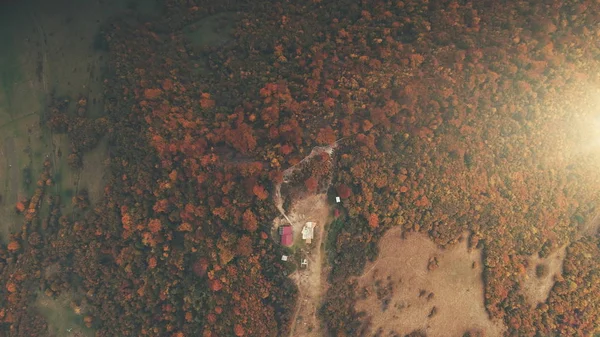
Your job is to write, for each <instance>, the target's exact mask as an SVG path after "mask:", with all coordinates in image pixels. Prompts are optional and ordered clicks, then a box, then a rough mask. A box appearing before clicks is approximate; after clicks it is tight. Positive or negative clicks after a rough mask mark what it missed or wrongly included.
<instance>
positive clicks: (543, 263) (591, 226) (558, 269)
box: [521, 213, 600, 306]
mask: <svg viewBox="0 0 600 337" xmlns="http://www.w3.org/2000/svg"><path fill="white" fill-rule="evenodd" d="M599 227H600V213H598V214H596V215H595V216H594V217H592V219H591V220H589V221H588V222H586V223H585V224H584V225H583V226H581V227H580V229H579V231H578V232H577V235H576V236H575V238H574V241H578V240H579V239H581V238H582V237H585V236H592V235H596V234H597V233H598V228H599ZM568 246H569V244H568V243H567V244H565V245H563V246H562V247H560V248H558V249H557V250H556V251H555V252H553V253H552V254H550V255H548V256H547V257H545V258H540V257H539V256H538V255H533V256H530V257H529V258H528V260H527V262H528V265H527V273H526V274H525V277H524V278H523V279H522V280H521V283H522V285H523V287H522V288H521V289H522V291H523V294H524V295H525V297H526V298H527V302H529V304H531V305H532V306H536V305H538V304H539V303H544V302H546V300H547V299H548V296H549V295H550V291H551V290H552V287H553V286H554V283H555V282H556V278H557V277H560V276H562V272H563V264H564V261H565V257H566V256H567V247H568Z"/></svg>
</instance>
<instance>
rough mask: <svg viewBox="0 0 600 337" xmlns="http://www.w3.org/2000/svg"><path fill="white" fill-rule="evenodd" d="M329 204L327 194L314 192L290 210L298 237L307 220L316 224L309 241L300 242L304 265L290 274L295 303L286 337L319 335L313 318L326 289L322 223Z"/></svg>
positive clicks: (326, 215)
mask: <svg viewBox="0 0 600 337" xmlns="http://www.w3.org/2000/svg"><path fill="white" fill-rule="evenodd" d="M328 216H329V206H328V204H327V196H326V195H325V194H318V195H314V196H311V197H308V198H306V199H303V200H300V201H299V202H298V203H297V204H296V206H295V207H294V208H293V209H292V212H290V215H289V219H290V220H291V222H292V224H293V226H294V232H295V233H298V236H299V240H302V238H301V234H300V233H301V230H302V227H303V226H304V224H305V223H306V222H308V221H311V222H314V223H316V227H315V229H314V238H313V240H312V242H311V243H310V244H306V243H304V242H302V241H301V242H300V243H299V244H298V245H299V250H298V251H299V252H300V255H301V256H300V257H301V259H306V260H307V262H308V265H306V266H300V267H299V269H298V270H297V271H296V272H295V273H293V274H292V275H290V277H291V278H292V279H293V280H294V281H295V282H296V285H297V286H298V304H297V307H296V312H295V313H294V317H293V318H292V328H291V330H290V337H317V336H318V337H320V336H323V332H322V327H321V322H320V320H319V318H318V317H317V313H318V310H319V307H320V306H321V298H322V294H323V293H324V292H325V291H326V289H327V282H326V275H324V261H323V258H324V252H323V249H324V246H323V244H322V243H323V242H324V241H323V240H325V236H326V234H325V230H324V226H325V224H327V221H328Z"/></svg>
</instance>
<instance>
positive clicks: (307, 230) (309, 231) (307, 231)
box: [302, 222, 315, 240]
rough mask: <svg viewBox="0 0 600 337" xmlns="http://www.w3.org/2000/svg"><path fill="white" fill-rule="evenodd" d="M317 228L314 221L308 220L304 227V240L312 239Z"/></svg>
mask: <svg viewBox="0 0 600 337" xmlns="http://www.w3.org/2000/svg"><path fill="white" fill-rule="evenodd" d="M314 230H315V223H314V222H307V223H306V225H304V227H303V228H302V239H304V240H312V238H313V235H314Z"/></svg>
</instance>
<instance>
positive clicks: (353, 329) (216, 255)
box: [0, 0, 600, 337]
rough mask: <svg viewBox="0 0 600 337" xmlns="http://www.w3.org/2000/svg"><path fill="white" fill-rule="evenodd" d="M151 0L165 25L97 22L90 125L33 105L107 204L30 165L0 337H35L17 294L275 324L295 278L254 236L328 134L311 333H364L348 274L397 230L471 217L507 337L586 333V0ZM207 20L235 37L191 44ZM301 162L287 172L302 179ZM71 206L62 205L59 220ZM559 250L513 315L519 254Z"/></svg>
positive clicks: (97, 316) (449, 238) (592, 192)
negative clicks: (335, 208) (103, 68)
mask: <svg viewBox="0 0 600 337" xmlns="http://www.w3.org/2000/svg"><path fill="white" fill-rule="evenodd" d="M164 6H165V9H164V15H163V16H162V17H161V18H160V19H159V20H156V21H152V22H138V21H136V20H132V19H118V20H115V21H114V22H112V23H111V24H110V25H108V26H107V27H105V29H104V31H103V38H104V40H105V41H106V48H108V51H109V53H110V61H109V62H110V66H109V72H108V73H107V74H106V78H107V80H106V82H105V83H106V88H105V95H106V107H105V109H106V116H104V117H102V118H99V119H95V120H92V119H90V118H88V117H86V114H85V105H86V101H85V99H83V100H79V102H78V108H77V110H76V111H69V109H68V108H67V106H66V105H65V104H62V103H61V102H62V101H61V100H60V99H56V100H55V101H54V102H53V104H52V105H51V106H50V107H49V108H48V111H47V114H46V116H45V118H44V121H43V122H44V123H45V125H47V126H48V127H49V128H51V129H52V130H53V132H56V133H68V135H69V137H70V139H71V142H72V144H73V146H72V149H71V153H70V154H68V156H69V161H70V164H71V165H72V166H73V167H74V168H77V167H80V166H81V165H82V160H81V158H82V156H85V153H86V152H87V151H89V150H90V149H92V148H93V147H94V146H96V145H97V144H98V142H99V140H100V139H101V137H107V138H108V142H109V152H110V179H109V182H108V184H107V186H106V187H105V189H104V198H103V200H91V201H90V200H88V197H87V195H86V193H85V191H82V192H81V193H79V194H78V195H76V196H75V197H74V198H73V200H72V201H65V200H61V199H60V198H59V197H58V196H56V195H53V194H52V191H51V189H49V188H48V186H51V185H52V184H53V179H54V175H55V174H56V172H55V170H54V169H53V167H52V165H51V163H50V161H47V162H46V163H45V170H44V173H43V174H42V176H40V177H37V179H38V182H37V186H38V189H37V190H36V193H35V194H34V195H32V196H30V197H29V198H28V199H27V200H23V201H22V202H20V203H19V204H17V205H15V211H16V212H19V213H22V214H23V227H22V230H21V231H20V232H18V233H14V235H12V237H11V240H10V243H9V244H8V245H7V246H4V247H1V248H0V280H1V284H2V288H1V289H0V295H1V296H0V308H1V309H0V322H1V323H0V335H6V336H44V335H47V334H48V332H47V322H45V320H44V318H43V317H42V316H41V315H40V314H39V313H38V312H37V311H36V309H35V307H34V306H33V305H32V303H33V302H34V301H35V298H36V296H38V294H39V293H40V292H41V293H45V294H46V295H47V296H51V297H57V296H60V295H61V294H62V293H76V294H80V295H81V299H80V301H81V302H82V303H79V305H81V306H84V304H85V308H86V310H85V313H84V314H82V315H81V320H82V322H83V324H85V325H86V326H88V327H90V328H91V329H94V330H95V331H96V332H95V333H96V336H175V337H182V336H199V335H201V336H205V337H209V336H234V335H235V336H285V335H286V332H287V331H288V329H289V320H290V318H291V315H292V312H293V308H294V305H295V301H296V297H295V296H296V288H295V285H294V284H293V282H292V281H291V280H290V279H288V278H287V277H286V276H285V273H284V271H285V270H286V268H287V267H286V266H285V265H283V264H282V262H281V261H280V259H279V258H278V257H280V254H281V252H282V249H283V248H282V247H280V246H279V245H278V244H277V238H276V237H275V238H274V237H271V235H270V233H271V223H272V220H273V219H274V218H275V217H276V216H277V215H278V212H277V210H276V209H275V206H274V204H273V201H272V193H273V186H274V185H275V184H276V183H278V182H280V181H281V179H282V171H283V170H285V169H286V168H288V167H290V166H292V165H294V164H296V163H297V162H298V161H300V160H301V159H302V158H303V157H305V156H306V155H308V154H309V153H310V151H311V149H312V148H313V147H315V146H319V145H327V144H332V143H333V142H335V141H336V140H338V139H342V138H343V139H344V140H343V141H342V142H340V145H339V146H338V148H337V149H336V151H335V153H334V156H336V158H335V165H336V166H335V169H334V172H335V173H334V177H333V186H332V188H331V189H330V191H329V193H331V196H333V195H336V196H340V197H341V198H342V211H343V214H344V216H343V222H340V221H338V222H336V223H335V226H332V231H331V232H330V233H329V235H330V236H329V237H328V241H327V247H328V248H329V250H330V251H329V252H328V257H329V259H328V260H329V261H330V263H331V267H332V269H331V275H330V282H331V283H332V284H335V285H336V286H335V287H331V288H330V289H329V291H328V293H327V294H326V297H325V299H324V305H323V308H322V310H321V314H322V318H323V320H324V324H325V325H326V327H327V329H328V331H329V334H331V335H332V336H356V335H357V334H358V331H360V329H361V327H360V323H359V320H358V317H359V315H360V313H357V312H355V310H354V303H353V298H354V296H355V294H356V288H355V287H356V284H355V283H353V282H352V281H351V277H352V276H355V275H359V274H360V273H361V271H362V269H363V266H364V265H365V263H366V259H367V258H374V257H375V256H376V254H377V248H376V246H377V241H378V238H380V237H381V235H382V234H383V233H384V232H385V230H386V229H388V228H390V227H391V226H403V227H404V228H405V229H406V230H411V231H420V232H424V233H428V234H429V235H430V237H431V238H432V239H433V240H435V241H436V242H437V243H439V244H441V245H444V244H448V243H451V242H454V241H455V240H456V239H457V238H458V236H459V235H460V233H462V232H463V231H464V230H467V229H468V230H470V231H472V233H473V235H472V237H471V238H470V242H471V244H472V245H473V246H479V247H482V248H483V249H484V253H485V258H484V261H483V263H484V279H485V298H486V303H485V305H486V308H487V310H488V312H489V313H490V315H491V316H492V317H495V318H499V319H503V320H504V321H505V322H506V325H507V326H508V329H509V332H508V333H509V334H510V335H514V336H535V335H536V334H537V335H543V336H548V335H562V336H573V335H586V334H590V333H592V332H598V329H599V328H600V306H599V305H598V300H597V298H598V294H600V289H599V288H598V287H600V280H599V277H600V266H599V265H598V261H600V248H599V240H598V237H597V236H594V237H583V238H578V235H577V231H578V228H579V227H581V226H583V224H584V223H586V222H587V221H589V220H591V217H592V216H593V215H594V214H595V213H594V212H595V211H597V210H596V207H595V205H596V203H597V202H598V197H599V195H598V189H597V187H595V186H597V185H594V184H597V183H598V180H599V179H598V177H597V172H598V171H597V169H598V166H599V164H598V163H594V162H592V161H591V160H587V157H585V156H583V157H576V156H570V155H566V153H567V152H568V150H569V149H570V148H569V146H570V145H572V144H573V142H574V141H575V140H576V139H577V138H576V135H574V134H572V133H570V132H568V131H561V125H565V124H566V123H567V122H568V121H569V120H570V119H571V118H573V116H574V112H573V111H575V109H576V108H578V107H579V106H578V105H577V104H580V103H581V102H586V98H587V96H586V93H585V90H584V89H585V88H586V87H587V86H594V85H595V86H596V87H600V72H599V71H598V69H600V67H599V66H600V31H599V30H598V27H597V23H598V22H599V21H600V3H599V2H598V1H592V0H586V1H559V0H554V1H553V0H547V1H535V2H531V1H506V2H504V1H503V2H500V1H444V0H429V1H416V0H415V1H413V0H406V1H350V0H346V1H328V0H312V1H301V2H294V1H291V2H263V1H248V2H245V3H244V2H234V1H231V2H228V1H223V2H220V3H219V4H214V3H213V2H206V3H204V2H201V1H193V0H188V1H178V0H167V1H165V4H164ZM222 12H227V13H236V20H237V21H236V24H235V32H234V39H233V40H232V42H231V43H226V44H223V45H220V46H215V47H206V48H198V47H197V46H194V45H192V44H191V43H190V41H188V40H187V39H186V38H185V35H184V34H183V33H182V31H183V29H184V28H185V27H188V26H190V25H193V24H194V23H195V22H197V21H199V20H201V19H202V18H204V17H207V16H211V15H214V14H216V13H222ZM103 45H104V43H103ZM319 167H320V166H319V165H315V167H314V171H313V174H312V175H310V176H306V177H303V179H304V178H306V182H305V186H306V188H307V190H309V191H311V190H316V189H317V188H318V186H317V184H316V183H315V181H317V180H318V177H319V175H320V174H321V173H320V172H319ZM66 202H73V203H74V204H75V205H76V206H77V209H76V210H75V212H74V213H73V214H61V207H60V205H61V204H64V203H66ZM40 207H47V208H48V209H49V212H48V214H49V215H48V216H44V217H41V216H40V212H39V209H40ZM576 238H577V239H578V240H577V241H576V242H573V241H575V239H576ZM567 242H572V243H571V244H570V245H569V247H568V249H567V258H566V261H565V270H564V273H563V277H562V278H561V279H559V280H558V282H557V283H556V285H555V287H554V288H553V290H552V292H551V294H550V298H549V299H548V301H547V303H546V304H543V305H539V306H537V307H534V308H531V307H529V306H528V305H527V304H526V301H525V300H524V298H523V295H522V294H521V293H520V292H519V291H518V290H519V289H518V288H519V284H518V279H519V277H520V276H522V275H523V273H524V272H525V266H524V263H525V262H524V261H525V257H526V256H527V255H530V254H534V253H537V252H541V254H542V255H547V254H549V253H550V252H552V251H553V250H555V249H557V248H558V247H560V246H561V245H562V244H564V243H567ZM365 251H366V252H367V254H366V255H365V254H364V252H365ZM50 267H52V269H54V270H55V272H52V273H51V272H48V270H49V268H50Z"/></svg>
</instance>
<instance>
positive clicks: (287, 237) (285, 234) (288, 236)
mask: <svg viewBox="0 0 600 337" xmlns="http://www.w3.org/2000/svg"><path fill="white" fill-rule="evenodd" d="M293 234H294V233H293V230H292V226H289V225H286V226H281V227H279V235H280V236H281V244H282V245H283V246H288V247H289V246H291V245H292V244H293V243H294V236H293Z"/></svg>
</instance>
